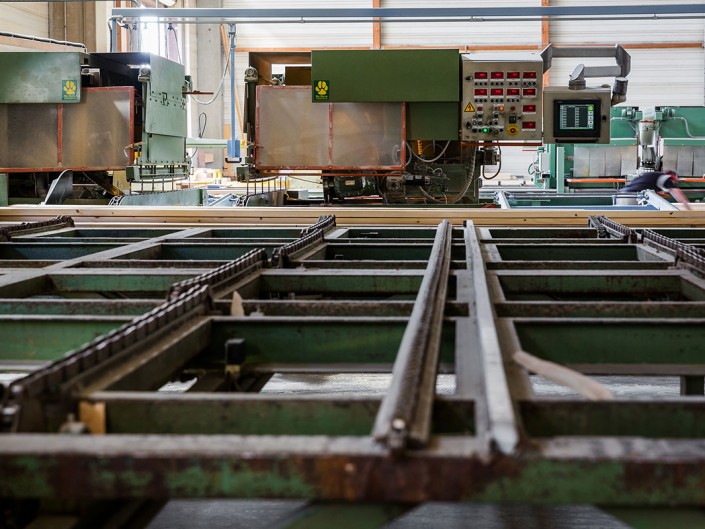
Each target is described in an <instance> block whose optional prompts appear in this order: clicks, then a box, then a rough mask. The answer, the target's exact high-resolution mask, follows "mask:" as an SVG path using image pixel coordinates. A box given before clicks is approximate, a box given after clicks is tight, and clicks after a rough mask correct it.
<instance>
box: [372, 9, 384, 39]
mask: <svg viewBox="0 0 705 529" xmlns="http://www.w3.org/2000/svg"><path fill="white" fill-rule="evenodd" d="M372 7H382V0H372ZM381 48H382V22H381V21H380V19H379V18H375V19H374V22H372V49H373V50H379V49H381Z"/></svg>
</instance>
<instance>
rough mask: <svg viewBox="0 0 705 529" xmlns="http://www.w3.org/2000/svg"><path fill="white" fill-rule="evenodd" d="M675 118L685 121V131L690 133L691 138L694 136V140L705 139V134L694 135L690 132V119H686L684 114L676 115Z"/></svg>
mask: <svg viewBox="0 0 705 529" xmlns="http://www.w3.org/2000/svg"><path fill="white" fill-rule="evenodd" d="M673 119H678V120H681V121H683V125H684V126H685V133H686V134H687V135H688V137H689V138H692V139H694V140H705V136H693V135H692V134H691V133H690V128H689V127H688V120H687V119H685V118H684V117H683V116H675V117H674V118H673Z"/></svg>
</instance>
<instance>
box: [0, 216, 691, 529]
mask: <svg viewBox="0 0 705 529" xmlns="http://www.w3.org/2000/svg"><path fill="white" fill-rule="evenodd" d="M591 222H593V221H592V220H591ZM595 222H596V223H594V224H593V225H592V226H590V227H584V228H566V227H545V228H539V227H497V228H475V227H474V226H473V225H472V223H471V222H468V223H467V224H468V225H467V226H466V227H464V228H455V229H451V228H450V227H449V226H448V225H445V224H444V225H441V226H439V228H438V229H437V230H434V229H429V228H410V227H399V228H393V227H382V226H375V227H356V228H340V227H336V226H335V225H331V224H330V222H328V221H325V222H323V223H319V224H318V225H316V226H314V227H312V228H311V229H308V230H306V231H305V232H304V233H301V232H300V230H298V229H293V228H291V227H284V226H281V227H271V228H270V227H267V228H259V227H258V228H254V227H241V228H239V227H235V226H233V227H223V228H186V227H184V228H169V229H155V228H144V229H141V228H125V227H122V226H121V227H118V228H116V229H115V232H114V234H115V237H114V238H112V239H111V242H110V244H108V245H101V243H102V242H103V241H105V239H109V238H110V237H109V235H110V233H111V232H110V230H108V229H106V228H89V227H84V226H78V227H71V226H68V227H67V226H65V225H53V226H52V225H49V226H44V227H38V228H36V229H33V228H32V227H31V226H30V227H25V231H24V232H23V231H22V230H19V231H8V232H7V233H9V234H10V235H11V240H10V241H9V242H3V243H0V248H4V249H5V250H4V251H3V252H0V271H1V274H0V332H1V333H2V336H3V338H4V339H5V341H6V344H10V348H9V349H8V348H7V347H6V348H3V353H2V355H1V356H0V371H3V370H4V371H8V372H14V373H17V374H25V375H26V376H24V377H23V378H19V379H18V380H16V381H15V382H13V383H12V384H11V385H10V386H9V387H8V388H6V390H5V391H3V394H2V401H0V402H1V404H2V411H3V413H2V417H3V422H2V423H1V424H2V428H3V430H4V432H3V433H1V434H0V473H1V474H2V475H3V476H4V478H5V479H3V480H2V481H0V497H4V498H5V499H6V500H7V501H14V500H20V499H23V498H40V499H41V500H42V502H43V503H42V504H43V505H44V506H45V507H46V506H52V505H57V504H61V505H63V508H64V509H67V510H69V511H70V510H71V509H72V508H73V507H72V506H75V505H76V504H75V503H74V502H75V500H78V499H80V500H81V501H87V502H97V501H100V500H102V499H108V498H111V499H120V500H121V501H122V502H129V501H131V500H130V499H131V498H141V499H143V500H144V499H146V500H149V502H156V503H153V504H152V503H150V505H151V506H152V508H153V509H157V510H158V507H159V505H161V504H160V503H159V502H160V501H163V500H164V499H165V498H179V497H190V498H197V497H240V498H251V497H278V498H300V499H307V500H312V501H313V503H312V504H310V506H309V507H307V508H306V509H304V510H303V511H301V512H299V513H297V514H296V515H295V516H294V518H293V519H292V520H290V522H289V523H290V524H291V526H292V527H299V526H301V527H304V526H306V527H309V526H319V525H320V526H325V524H326V523H328V524H330V523H331V517H334V518H335V517H338V516H340V517H343V518H344V520H347V521H345V523H350V524H352V525H351V527H353V526H354V527H360V526H362V525H361V524H365V525H364V526H369V527H376V526H380V525H381V524H383V523H385V521H387V520H389V519H392V518H394V517H395V516H399V515H401V514H402V513H403V512H405V510H406V509H408V508H409V507H411V506H413V505H416V504H419V503H422V502H425V501H473V502H528V503H535V504H545V503H565V504H573V503H594V504H598V505H601V506H604V507H605V508H608V509H609V512H612V513H614V515H615V516H617V517H619V518H620V519H624V520H627V521H628V523H633V525H634V526H635V527H648V525H644V520H646V518H644V516H645V514H644V513H646V512H648V511H645V510H644V509H646V508H648V509H652V508H656V507H658V508H666V507H669V508H672V507H681V508H682V509H680V510H675V511H659V512H660V513H661V514H662V515H663V517H665V518H664V519H667V520H685V521H684V522H683V523H684V524H685V525H683V527H689V526H692V527H696V526H697V524H698V523H699V521H698V520H699V518H698V516H697V512H696V511H690V510H688V509H689V508H692V507H693V506H702V505H704V504H705V487H703V475H705V448H703V438H705V429H704V428H703V426H702V423H703V421H702V416H703V414H705V396H704V395H703V394H702V393H703V379H704V378H703V377H705V363H703V362H702V361H701V357H702V355H701V350H702V343H703V339H705V335H704V332H705V331H702V329H703V328H704V326H703V324H704V323H705V279H703V278H705V257H702V254H703V251H702V250H700V249H698V248H697V247H696V246H693V245H691V244H689V243H692V242H698V241H702V240H705V230H702V229H689V228H686V227H680V228H660V229H659V230H658V232H656V231H654V232H651V233H652V234H651V235H649V234H648V233H647V231H648V230H644V231H636V230H630V229H629V228H627V227H620V226H619V225H616V223H610V222H611V221H609V220H608V219H604V218H603V220H602V221H599V222H598V221H595ZM604 226H606V228H604ZM27 230H28V231H27ZM56 241H61V242H60V243H59V242H56ZM13 247H17V248H22V249H25V250H24V251H25V255H26V257H27V258H26V259H24V260H17V259H6V258H2V255H6V256H7V255H11V254H12V253H13V251H12V248H13ZM27 248H31V249H33V250H32V251H31V252H30V251H29V250H27ZM42 248H47V249H52V250H51V251H52V252H53V253H52V257H54V258H55V259H53V260H52V262H50V263H48V264H47V262H46V260H33V259H32V257H35V256H36V257H41V256H42V255H43V254H42V252H41V251H40V250H41V249H42ZM684 248H685V249H686V250H687V251H688V252H689V255H690V257H688V258H685V257H683V255H685V254H684V253H683V252H684V251H685V250H684ZM34 249H36V251H34ZM166 249H168V250H166ZM165 252H166V253H165ZM677 256H679V257H678V259H676V257H677ZM699 256H701V257H699ZM174 257H178V258H179V259H182V260H181V261H178V260H177V261H169V259H170V258H174ZM220 258H223V259H225V260H222V261H221V260H220ZM444 274H446V275H447V278H445V277H446V275H444ZM433 278H436V283H433V282H432V279H433ZM439 278H441V279H440V280H439ZM437 289H438V290H437ZM235 292H237V293H238V296H236V300H237V299H238V297H241V298H242V312H239V310H238V312H237V314H236V315H232V314H231V305H232V303H233V295H234V293H235ZM438 301H440V303H438ZM237 304H238V302H237V301H236V305H237ZM433 321H437V322H438V324H433V325H431V324H428V323H425V322H433ZM98 335H104V336H103V337H100V336H98ZM96 336H98V337H97V338H96V339H95V340H94V341H91V340H92V339H93V338H94V337H96ZM412 337H413V339H412ZM84 342H86V343H85V344H84ZM226 344H230V345H228V346H227V347H231V348H233V351H232V352H231V353H229V354H226ZM418 344H425V345H423V346H421V347H419V346H418ZM426 344H427V345H426ZM433 350H435V351H436V353H434V354H432V355H431V356H430V357H429V356H426V355H427V354H429V351H433ZM518 350H524V351H527V352H529V353H531V354H533V355H535V356H538V357H540V358H542V359H545V360H550V361H554V362H557V363H560V364H563V365H565V366H567V367H569V368H571V369H574V370H577V371H579V372H582V373H586V374H588V375H601V376H608V377H609V376H615V375H619V376H638V375H653V376H681V377H683V386H682V387H683V391H684V393H685V394H687V395H689V397H688V398H687V399H682V398H668V399H665V398H654V399H643V398H642V399H638V400H637V399H629V398H624V397H617V398H615V399H614V400H610V401H601V402H590V401H587V400H584V399H581V398H578V397H570V396H569V397H566V398H560V399H556V398H547V397H539V396H536V395H535V394H534V392H533V390H532V378H531V377H530V376H529V375H530V374H529V373H528V372H527V371H525V370H524V369H522V368H520V367H519V366H518V365H517V364H515V363H513V361H512V355H513V354H514V353H515V352H516V351H518ZM71 351H73V352H71ZM67 354H68V356H67ZM436 355H437V356H436ZM429 358H430V360H429ZM429 362H430V363H429ZM417 365H418V366H421V365H423V366H426V367H425V368H424V369H420V370H419V369H416V368H415V367H414V366H417ZM429 366H430V367H429ZM436 369H437V370H438V372H439V373H454V374H455V391H454V392H453V394H450V395H438V394H436V390H435V376H433V375H431V376H428V373H433V372H435V370H436ZM276 373H284V374H294V373H296V374H299V375H303V374H311V373H319V374H320V373H323V374H334V373H350V374H352V373H393V374H394V375H393V377H392V384H391V386H390V388H389V389H388V390H387V392H385V394H384V395H382V396H379V395H374V396H373V395H341V394H331V393H320V394H314V395H310V394H296V393H293V394H277V393H267V392H263V393H262V392H260V390H261V389H262V388H263V387H264V386H265V385H266V383H267V381H268V380H269V379H270V377H272V376H273V375H274V374H276ZM413 377H418V378H416V379H414V378H413ZM193 378H195V379H196V381H195V383H194V385H193V386H191V388H190V389H189V390H188V391H186V392H184V393H167V392H163V391H159V389H160V388H161V387H162V386H163V385H164V384H165V383H166V382H169V381H171V380H178V379H193ZM412 379H413V380H415V382H413V383H411V382H410V381H411V380H412ZM407 402H408V403H411V404H412V409H413V410H416V411H414V412H413V413H411V415H408V416H407V419H405V421H408V422H406V423H405V427H404V428H401V429H400V431H399V432H396V430H394V428H396V426H394V425H395V424H396V422H395V421H396V420H398V416H397V415H395V414H396V413H404V409H405V406H406V403H407ZM101 410H105V411H104V413H103V412H101ZM389 410H394V411H393V413H391V414H390V413H388V412H389ZM423 410H426V411H423ZM69 413H73V414H75V415H76V418H77V420H78V421H79V423H75V422H74V423H70V422H67V416H68V414H69ZM426 413H427V414H428V415H425V417H426V419H419V418H417V417H423V416H424V414H426ZM394 417H397V419H394ZM389 418H391V419H392V421H391V423H385V421H386V420H387V419H389ZM380 424H382V425H384V424H390V425H392V427H393V430H394V431H391V432H390V431H388V430H387V431H386V432H387V433H385V434H384V435H378V434H377V433H375V432H379V431H385V430H384V428H382V429H381V430H380ZM72 425H73V427H74V428H79V427H82V426H83V425H85V426H86V427H89V428H94V429H95V428H97V429H98V431H102V430H104V431H105V433H106V435H62V434H59V433H57V432H58V430H59V429H60V428H61V427H62V426H63V428H71V427H72ZM395 432H396V433H395ZM405 432H406V433H405ZM413 432H417V433H418V432H421V434H420V435H417V433H413ZM424 432H425V433H424ZM412 433H413V435H412ZM407 434H408V435H409V437H406V435H407ZM398 436H402V437H398ZM399 439H402V441H401V442H399ZM136 447H139V450H136ZM321 502H323V503H321ZM351 502H352V503H351ZM7 505H11V503H7ZM17 505H20V503H18V504H17ZM22 505H24V504H22ZM17 508H18V509H19V507H17ZM11 511H12V509H11ZM11 511H10V512H11ZM41 512H42V511H41V510H40V514H41ZM83 512H84V513H85V511H83ZM355 513H357V514H355ZM664 513H665V514H664ZM669 513H670V514H672V517H671V518H668V514H669ZM356 517H357V518H359V519H358V520H357V525H356ZM657 518H658V517H657ZM314 523H315V524H317V525H310V524H314ZM341 523H343V522H341ZM664 523H665V522H664ZM297 524H298V525H297ZM302 524H303V525H302ZM307 524H308V525H307ZM688 524H690V525H688ZM656 526H658V525H656Z"/></svg>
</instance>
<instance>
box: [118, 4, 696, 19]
mask: <svg viewBox="0 0 705 529" xmlns="http://www.w3.org/2000/svg"><path fill="white" fill-rule="evenodd" d="M664 14H681V15H685V14H688V15H695V14H701V15H702V14H705V5H703V4H673V5H668V4H663V5H647V6H643V5H603V6H593V5H590V6H560V7H559V6H543V7H519V6H517V7H459V8H457V7H430V8H391V7H378V8H327V9H232V8H178V9H168V10H165V9H155V8H148V9H136V8H116V9H113V15H115V16H121V17H136V18H141V17H169V18H172V19H174V18H220V19H223V18H225V19H227V18H231V19H238V20H239V19H243V18H264V19H272V18H294V19H298V20H301V19H305V18H338V19H339V18H369V19H375V18H379V19H384V18H389V17H392V18H405V19H414V18H427V19H430V18H440V17H459V18H461V17H487V18H490V17H503V16H512V17H546V16H548V17H554V16H561V15H567V16H571V15H572V16H576V15H582V16H593V17H596V16H600V15H647V16H657V15H664Z"/></svg>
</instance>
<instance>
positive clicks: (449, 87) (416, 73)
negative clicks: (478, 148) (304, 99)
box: [311, 50, 461, 140]
mask: <svg viewBox="0 0 705 529" xmlns="http://www.w3.org/2000/svg"><path fill="white" fill-rule="evenodd" d="M460 68H461V55H460V52H459V51H458V50H369V51H367V50H342V51H335V50H319V51H313V52H312V53H311V84H312V97H313V100H314V101H330V102H338V103H342V102H357V103H360V102H370V103H374V102H390V103H391V102H399V103H405V104H406V139H407V140H458V138H459V128H460ZM319 81H323V82H325V83H326V84H327V86H328V91H327V98H323V99H321V98H317V95H318V94H317V92H316V87H317V84H318V82H319Z"/></svg>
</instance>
